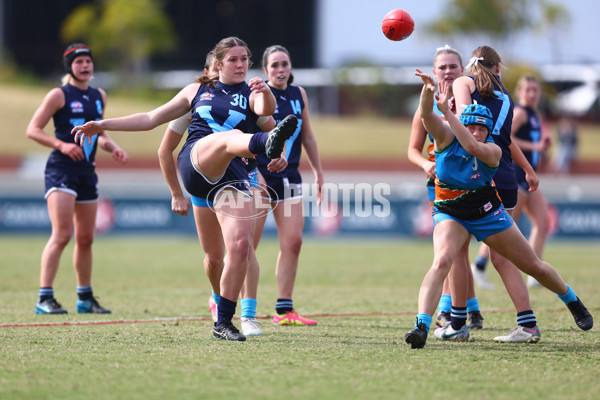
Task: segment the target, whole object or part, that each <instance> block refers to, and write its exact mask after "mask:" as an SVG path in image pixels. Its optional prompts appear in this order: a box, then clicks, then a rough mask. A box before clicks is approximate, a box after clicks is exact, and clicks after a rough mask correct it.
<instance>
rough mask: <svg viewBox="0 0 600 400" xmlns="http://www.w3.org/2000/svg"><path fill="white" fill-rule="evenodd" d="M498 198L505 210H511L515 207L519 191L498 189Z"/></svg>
mask: <svg viewBox="0 0 600 400" xmlns="http://www.w3.org/2000/svg"><path fill="white" fill-rule="evenodd" d="M496 191H497V192H498V196H500V200H502V204H504V209H505V210H512V209H513V208H515V206H516V205H517V197H518V195H519V189H498V188H496Z"/></svg>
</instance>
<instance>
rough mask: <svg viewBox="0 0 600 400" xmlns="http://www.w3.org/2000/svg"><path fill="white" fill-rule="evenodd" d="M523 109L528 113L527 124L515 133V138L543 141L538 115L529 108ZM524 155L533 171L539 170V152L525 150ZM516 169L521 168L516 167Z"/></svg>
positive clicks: (536, 141) (534, 141) (535, 141)
mask: <svg viewBox="0 0 600 400" xmlns="http://www.w3.org/2000/svg"><path fill="white" fill-rule="evenodd" d="M519 107H520V106H519ZM522 108H523V110H525V111H526V112H527V122H525V123H524V124H523V125H521V127H520V128H519V130H518V131H517V132H515V136H516V137H518V138H519V139H521V140H525V141H527V142H532V143H538V142H539V141H540V140H542V123H541V121H540V118H539V116H538V113H537V112H536V111H535V110H533V109H531V108H529V107H522ZM523 154H524V155H525V157H526V158H527V161H529V164H531V166H532V167H533V169H534V170H537V168H538V165H539V163H540V153H539V152H538V151H531V150H523ZM515 168H520V167H519V166H518V165H515Z"/></svg>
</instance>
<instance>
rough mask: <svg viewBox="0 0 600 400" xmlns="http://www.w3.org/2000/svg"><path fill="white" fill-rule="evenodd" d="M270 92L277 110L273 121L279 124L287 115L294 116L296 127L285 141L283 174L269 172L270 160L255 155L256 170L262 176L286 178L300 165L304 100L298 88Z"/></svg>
mask: <svg viewBox="0 0 600 400" xmlns="http://www.w3.org/2000/svg"><path fill="white" fill-rule="evenodd" d="M271 91H272V92H273V95H274V96H275V99H276V100H277V108H276V109H275V113H274V114H273V118H275V121H276V122H277V123H279V122H281V120H282V119H284V118H285V117H287V116H288V115H290V114H294V115H295V116H296V117H297V118H298V127H297V128H296V131H295V132H294V134H293V135H292V136H291V137H290V138H289V139H288V140H287V143H286V147H285V150H286V157H287V162H288V166H287V168H286V169H285V170H283V172H281V173H276V172H269V171H268V170H267V165H268V164H269V162H270V161H271V160H270V159H269V158H267V156H265V155H264V154H259V155H257V156H256V161H257V162H258V169H259V170H260V173H261V174H262V175H263V176H265V177H267V176H272V177H286V176H288V175H289V174H292V173H294V172H295V171H297V170H298V166H299V164H300V155H301V154H302V137H301V135H300V131H301V130H302V110H304V100H302V93H301V92H300V88H299V87H298V86H293V85H288V87H287V88H286V89H285V90H279V89H275V88H271Z"/></svg>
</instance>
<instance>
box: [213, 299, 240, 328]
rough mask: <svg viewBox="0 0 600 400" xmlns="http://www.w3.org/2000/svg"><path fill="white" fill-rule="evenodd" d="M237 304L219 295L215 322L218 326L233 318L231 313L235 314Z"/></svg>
mask: <svg viewBox="0 0 600 400" xmlns="http://www.w3.org/2000/svg"><path fill="white" fill-rule="evenodd" d="M236 306H237V302H235V301H231V300H229V299H226V298H225V297H223V296H221V298H220V299H219V305H218V306H217V313H218V315H219V316H218V317H217V323H216V325H217V326H219V325H221V324H222V323H223V322H225V321H231V320H232V319H233V314H235V307H236Z"/></svg>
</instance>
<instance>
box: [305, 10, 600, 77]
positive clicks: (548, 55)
mask: <svg viewBox="0 0 600 400" xmlns="http://www.w3.org/2000/svg"><path fill="white" fill-rule="evenodd" d="M551 1H554V2H556V3H559V4H560V5H562V7H564V8H565V9H567V10H569V12H570V15H571V25H570V29H569V30H568V31H565V32H556V31H555V32H545V33H544V34H539V33H535V32H527V33H520V34H519V35H518V36H515V37H511V38H510V39H509V40H507V41H505V42H492V41H490V40H489V39H486V38H472V39H461V40H455V41H454V42H452V40H448V39H446V40H445V39H443V38H433V37H431V36H428V35H427V34H426V32H425V31H424V30H420V29H419V28H420V27H421V26H424V25H425V23H427V22H430V21H432V20H433V19H437V18H438V17H439V16H440V14H441V12H442V10H443V9H444V8H445V5H446V4H448V3H449V1H448V0H422V1H420V2H415V1H407V0H405V1H399V0H376V1H365V0H320V5H319V11H318V15H319V23H318V26H319V28H318V29H319V31H318V34H317V37H318V38H319V47H318V53H317V60H318V63H319V64H320V66H321V67H335V66H339V65H341V64H343V63H345V62H347V61H350V60H356V59H363V60H364V59H367V60H370V61H371V62H374V63H377V64H382V65H390V66H394V65H421V64H429V63H431V62H432V57H433V54H434V53H435V49H436V48H437V47H440V46H443V45H444V44H446V43H448V44H450V45H451V46H453V47H455V48H456V49H457V50H459V51H460V52H461V54H463V57H464V58H466V59H468V56H469V55H470V54H471V51H472V50H473V49H474V48H475V47H477V46H479V45H482V44H487V45H491V46H492V47H494V48H495V49H496V50H498V52H499V53H500V55H501V56H502V57H503V59H504V61H505V63H510V62H511V61H519V62H526V63H531V64H549V63H556V62H559V63H580V62H592V63H600V46H599V45H598V40H599V38H600V22H599V20H598V16H599V15H600V2H599V1H597V0H573V1H566V0H551ZM420 4H422V5H420ZM394 8H403V9H405V10H407V11H408V12H409V13H410V14H411V16H412V17H413V19H414V20H415V31H414V32H413V34H412V35H411V36H410V37H409V38H408V39H406V40H404V41H401V42H392V41H390V40H388V39H387V38H386V37H385V36H384V35H383V33H382V31H381V20H382V19H383V16H384V15H385V14H386V13H387V12H388V11H390V10H392V9H394ZM432 10H434V11H432Z"/></svg>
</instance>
